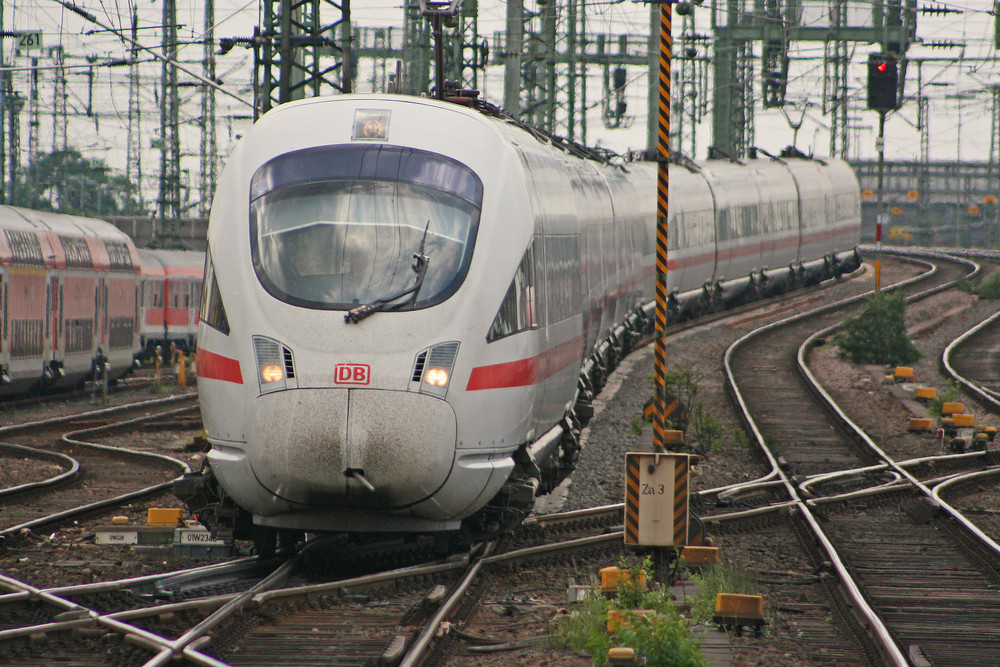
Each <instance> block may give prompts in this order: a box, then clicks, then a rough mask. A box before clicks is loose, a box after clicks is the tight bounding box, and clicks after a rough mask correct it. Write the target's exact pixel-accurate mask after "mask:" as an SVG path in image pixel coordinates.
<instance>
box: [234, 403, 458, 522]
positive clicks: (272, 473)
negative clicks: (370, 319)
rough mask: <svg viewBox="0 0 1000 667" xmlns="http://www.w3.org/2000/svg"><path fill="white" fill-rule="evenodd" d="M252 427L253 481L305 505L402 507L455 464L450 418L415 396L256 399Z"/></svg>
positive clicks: (443, 407) (445, 408)
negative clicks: (253, 434)
mask: <svg viewBox="0 0 1000 667" xmlns="http://www.w3.org/2000/svg"><path fill="white" fill-rule="evenodd" d="M252 419H253V422H254V423H253V432H254V433H255V435H256V438H254V445H253V446H252V447H251V448H250V449H249V451H248V454H249V456H250V460H251V465H252V467H253V469H254V473H255V474H256V475H257V478H258V480H259V481H260V483H261V484H263V485H264V486H265V487H266V488H267V489H268V490H269V491H271V492H272V493H274V494H275V495H277V496H279V497H281V498H284V499H286V500H289V501H292V502H296V503H303V504H306V505H313V506H323V505H338V506H343V505H345V504H346V505H349V506H355V507H368V508H380V509H392V508H399V507H404V506H406V505H410V504H413V503H416V502H419V501H421V500H424V499H425V498H427V497H428V496H430V495H431V494H433V493H434V491H436V490H437V489H438V488H440V486H441V485H442V484H444V482H445V480H447V478H448V474H449V473H450V471H451V467H452V463H453V461H454V457H455V438H456V429H457V426H456V418H455V412H454V411H453V410H452V408H451V406H450V405H449V404H448V403H446V402H445V401H442V400H440V399H437V398H433V397H430V396H426V395H423V394H415V393H411V392H401V391H385V390H374V389H297V390H292V391H281V392H275V393H272V394H265V395H263V396H260V397H258V398H257V399H256V403H255V410H254V411H253V417H252Z"/></svg>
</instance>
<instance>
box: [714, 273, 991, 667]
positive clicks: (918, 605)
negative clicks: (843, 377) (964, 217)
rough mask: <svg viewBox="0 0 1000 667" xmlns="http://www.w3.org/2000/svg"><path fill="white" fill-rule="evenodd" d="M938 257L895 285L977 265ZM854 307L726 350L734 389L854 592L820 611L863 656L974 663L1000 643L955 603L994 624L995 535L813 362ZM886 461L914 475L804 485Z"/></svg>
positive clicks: (811, 538)
mask: <svg viewBox="0 0 1000 667" xmlns="http://www.w3.org/2000/svg"><path fill="white" fill-rule="evenodd" d="M936 263H937V265H938V266H939V267H941V269H940V270H938V271H936V272H934V273H933V274H931V273H928V275H927V276H926V277H925V278H924V279H922V280H917V281H912V282H911V283H910V284H909V285H905V286H903V285H901V286H899V287H898V289H901V290H904V291H905V292H906V293H907V294H908V298H909V299H916V298H920V297H922V296H924V295H927V294H930V293H933V292H934V291H938V290H941V289H944V288H945V287H946V286H947V285H949V284H952V283H954V282H955V281H956V280H958V279H960V278H961V277H962V276H963V275H964V274H965V273H967V272H968V269H964V270H963V269H961V268H959V266H958V265H956V264H954V263H952V262H949V261H947V260H945V259H943V258H942V259H938V260H936ZM928 283H931V284H930V285H928ZM843 305H846V304H842V306H843ZM849 312H850V311H847V312H845V311H844V310H843V308H840V309H838V310H837V311H836V314H834V311H833V310H832V309H831V308H825V309H822V310H821V311H818V312H815V313H814V314H812V315H810V316H808V317H797V318H792V319H790V320H788V321H785V322H782V323H776V324H774V325H771V326H768V327H764V328H763V329H760V330H758V331H756V332H754V333H753V334H751V335H748V336H746V337H744V338H743V339H741V340H740V341H738V342H737V343H736V344H734V345H733V346H732V347H731V348H730V350H729V352H728V353H727V356H726V368H727V373H728V376H729V381H730V383H731V387H732V392H733V395H734V398H735V400H736V402H737V403H738V404H739V405H740V406H741V408H742V410H743V411H744V413H745V415H746V420H747V424H748V428H749V430H750V431H751V432H752V433H754V436H755V438H756V440H757V441H758V443H759V444H760V446H761V449H762V452H764V455H765V456H766V457H767V458H768V459H769V460H770V462H771V464H772V472H771V474H770V475H769V476H768V477H767V478H765V480H762V481H769V480H771V479H781V481H782V482H783V485H784V487H785V490H786V492H787V493H788V498H789V506H788V508H787V510H786V511H787V512H788V513H789V515H790V516H791V517H792V519H791V520H792V521H793V523H794V525H795V526H796V530H797V531H798V532H799V533H800V534H801V535H802V536H803V537H802V540H801V541H802V543H803V544H806V545H817V546H816V549H817V551H816V552H815V553H814V555H813V556H812V558H813V559H814V561H818V564H817V571H818V572H820V573H822V574H825V575H826V576H828V577H829V578H830V579H831V580H832V581H836V582H837V585H838V588H840V589H841V590H845V591H847V594H846V595H845V596H844V598H846V601H844V602H840V600H841V599H844V598H839V596H832V597H831V598H830V599H831V603H830V608H829V609H821V610H820V613H821V614H822V613H827V614H829V615H831V616H833V617H839V618H842V619H845V620H847V621H849V622H848V624H847V626H846V628H847V629H846V632H848V633H849V634H851V635H852V636H853V637H854V639H855V645H856V646H857V651H858V658H857V659H858V660H859V661H861V662H869V663H880V662H881V663H884V664H921V661H927V662H928V663H929V664H935V665H939V664H941V665H945V664H970V660H971V662H972V663H973V664H974V663H975V662H976V659H977V658H978V659H979V660H981V661H982V660H987V656H990V655H992V656H994V657H995V656H996V655H1000V642H998V641H997V640H995V639H993V638H991V637H988V636H987V635H986V634H985V633H983V632H982V631H981V630H980V629H979V628H978V627H976V625H977V624H975V623H970V622H969V621H968V620H967V619H966V617H965V615H963V614H961V613H958V612H957V610H958V609H959V608H965V609H977V611H979V612H980V614H981V618H982V619H988V620H987V623H988V622H990V621H995V620H997V619H998V618H1000V617H998V616H997V614H1000V602H998V601H995V600H994V598H995V595H994V594H993V590H994V588H995V586H996V585H997V583H998V582H1000V579H998V571H997V567H998V563H1000V553H998V551H997V547H996V544H995V543H992V541H991V540H989V539H988V538H987V539H983V538H985V536H983V535H982V534H981V533H979V534H977V532H978V531H977V530H976V529H975V528H974V526H972V525H971V523H969V522H968V521H967V520H965V518H964V517H962V516H961V514H960V513H959V512H956V511H954V510H950V508H948V506H947V505H946V504H944V503H943V502H942V501H941V500H940V499H938V498H935V497H934V496H933V491H932V490H931V489H930V488H929V487H928V486H927V485H926V484H924V483H923V482H921V481H920V480H918V479H917V478H915V477H914V476H913V475H912V474H911V473H910V472H909V471H907V470H906V469H905V468H903V467H902V466H900V465H898V464H897V463H896V462H895V461H893V460H892V459H891V458H890V457H888V456H887V455H886V454H885V452H884V451H883V450H882V449H880V448H879V447H878V446H877V445H876V444H875V443H874V442H872V441H871V440H870V439H868V438H866V436H864V434H863V433H860V432H858V430H857V429H856V428H855V427H854V426H853V423H852V422H851V421H850V419H849V418H848V417H847V416H846V415H844V414H843V413H842V412H839V410H838V409H837V408H836V407H835V406H834V405H833V404H832V400H830V399H829V396H827V395H826V393H825V391H823V389H822V388H821V387H820V386H819V384H818V383H817V382H816V381H815V378H813V377H811V373H810V372H809V371H808V368H807V366H806V363H805V356H806V353H807V350H808V348H809V347H810V345H812V344H814V343H815V341H816V340H817V339H818V338H819V337H822V336H825V335H828V334H829V333H830V332H831V331H832V330H833V329H834V328H835V327H836V323H835V321H839V320H841V319H843V317H845V315H846V314H849ZM834 320H835V321H834ZM816 332H820V333H816ZM880 462H885V463H887V464H888V466H889V468H890V469H891V470H892V471H893V473H894V474H896V475H898V476H899V478H900V480H902V481H905V482H906V483H905V484H898V485H896V486H894V487H893V488H891V490H886V489H880V490H876V491H867V492H858V491H856V492H852V493H848V494H843V493H841V494H839V495H838V496H836V497H835V499H827V498H814V499H810V500H805V499H804V498H803V497H802V495H801V494H800V493H799V490H798V489H797V486H796V484H795V480H799V479H801V478H808V477H810V476H816V475H821V474H824V473H832V472H835V471H840V470H844V469H849V468H852V467H853V468H857V467H862V466H865V465H872V464H876V463H880ZM963 605H964V607H963ZM856 619H861V621H860V622H857V621H856ZM806 643H807V645H810V646H813V647H814V650H816V651H817V652H818V653H819V652H823V651H825V650H827V648H826V647H827V646H829V643H828V639H827V640H822V641H821V640H819V639H818V638H817V641H815V642H813V641H810V640H807V641H806Z"/></svg>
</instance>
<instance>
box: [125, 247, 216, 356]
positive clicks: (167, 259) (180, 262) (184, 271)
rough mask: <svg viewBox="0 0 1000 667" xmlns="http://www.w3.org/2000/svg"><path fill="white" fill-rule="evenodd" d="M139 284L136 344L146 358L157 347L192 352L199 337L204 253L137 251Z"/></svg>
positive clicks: (164, 349)
mask: <svg viewBox="0 0 1000 667" xmlns="http://www.w3.org/2000/svg"><path fill="white" fill-rule="evenodd" d="M139 258H140V260H141V262H142V284H141V289H140V294H139V300H140V303H141V307H140V311H141V313H140V314H141V319H140V325H139V343H140V346H141V347H142V348H143V350H144V351H145V354H146V355H149V354H150V353H152V352H153V350H154V348H155V347H156V346H157V345H159V346H161V347H162V348H163V351H166V350H167V349H169V347H170V346H171V345H174V346H175V347H179V348H181V349H184V350H188V351H193V350H194V349H195V346H196V345H195V341H196V339H197V334H198V320H199V313H200V307H201V292H202V275H203V273H204V270H205V253H203V252H199V251H193V250H149V249H145V248H140V249H139Z"/></svg>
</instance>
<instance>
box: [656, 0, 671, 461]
mask: <svg viewBox="0 0 1000 667" xmlns="http://www.w3.org/2000/svg"><path fill="white" fill-rule="evenodd" d="M672 10H673V2H672V0H662V1H661V2H660V102H659V106H658V113H657V116H658V118H657V122H658V131H657V142H656V146H657V164H658V169H657V188H656V322H655V331H654V333H653V364H654V365H655V368H654V382H653V385H654V391H655V392H656V395H655V396H654V398H653V405H654V409H653V451H657V452H664V451H666V449H665V448H664V446H663V430H664V411H665V405H664V403H665V394H666V376H667V350H666V333H665V332H666V328H667V227H668V224H667V221H668V218H667V215H668V212H669V207H668V192H669V190H670V187H669V186H670V172H669V166H670V165H669V160H670V49H671V46H672V45H673V37H672V36H671V34H670V31H671V28H670V19H671V12H672Z"/></svg>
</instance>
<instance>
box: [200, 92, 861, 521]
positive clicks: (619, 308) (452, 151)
mask: <svg viewBox="0 0 1000 667" xmlns="http://www.w3.org/2000/svg"><path fill="white" fill-rule="evenodd" d="M817 169H820V168H819V167H817ZM820 170H821V169H820ZM802 173H803V174H804V173H806V170H802ZM838 178H840V176H838ZM671 182H672V185H673V186H674V188H673V189H672V193H673V194H674V195H675V197H674V198H673V199H672V201H676V202H677V204H676V205H674V204H673V203H672V205H671V222H672V225H673V226H674V227H676V230H671V240H672V242H674V243H675V244H676V247H671V250H670V252H671V256H670V262H671V268H672V269H674V270H672V271H671V272H670V273H669V274H668V287H669V290H670V291H671V293H672V294H677V295H698V294H701V293H702V292H703V291H705V290H706V289H707V287H706V286H711V285H714V284H715V283H717V282H721V281H723V279H724V278H726V279H733V278H741V279H746V277H747V276H751V275H752V274H757V275H758V276H760V275H761V274H762V272H763V271H764V270H765V268H767V269H768V270H770V269H771V268H772V266H779V265H780V266H784V267H787V266H790V265H792V264H794V263H795V262H796V261H801V260H802V258H803V253H802V252H801V251H800V240H799V239H800V236H802V237H804V236H807V233H806V232H804V231H802V230H801V229H800V224H799V221H798V216H799V215H800V212H801V210H802V208H803V207H802V206H801V205H800V202H802V201H805V200H806V199H807V197H805V196H804V195H803V194H802V188H801V187H800V188H799V189H798V190H797V189H796V186H795V183H794V182H793V181H792V179H791V176H790V175H789V168H788V167H787V166H786V165H784V164H783V163H780V162H777V161H775V162H755V163H753V164H751V165H749V166H747V165H739V164H735V163H730V162H722V161H714V162H710V163H706V164H703V165H696V166H695V167H692V168H684V167H679V166H676V165H672V166H671ZM845 183H846V181H844V183H841V185H845ZM851 187H853V188H854V190H857V183H856V181H855V182H854V183H853V185H851V184H849V183H847V184H846V185H845V188H846V190H850V188H851ZM821 192H822V189H817V191H816V192H815V194H816V195H819V194H821ZM655 194H656V169H655V167H654V166H652V165H649V164H630V165H627V166H619V167H612V166H609V165H605V164H599V163H598V162H595V161H590V160H581V159H580V158H578V157H577V156H575V155H573V154H572V153H571V152H569V151H566V150H560V149H557V148H555V147H553V145H552V143H551V142H550V141H549V140H548V139H546V138H544V137H541V136H539V135H535V134H533V133H531V132H526V131H525V130H524V129H523V128H522V127H520V126H518V125H517V124H515V123H511V122H506V121H505V120H503V119H501V118H494V117H490V116H488V115H485V114H481V113H479V112H477V111H474V110H471V109H468V108H465V107H463V106H459V105H453V104H449V103H444V102H439V101H436V100H428V99H421V98H412V97H402V96H392V95H371V96H361V95H358V96H353V95H346V96H340V97H336V98H313V99H310V100H305V101H301V102H295V103H289V104H286V105H282V106H280V107H277V108H276V109H274V110H272V111H271V112H269V113H268V114H266V115H265V116H264V117H263V118H262V119H261V120H260V121H259V122H258V123H257V124H255V125H254V127H253V128H252V129H251V130H250V131H249V132H248V133H247V134H246V135H245V137H244V138H243V139H242V140H241V142H240V143H239V144H238V146H237V148H236V150H235V151H234V153H233V155H232V156H231V158H230V160H229V162H228V165H227V167H226V169H225V170H224V171H223V174H222V176H221V177H220V179H219V186H218V190H217V193H216V198H215V202H214V204H213V207H212V211H213V212H212V219H211V222H210V226H209V232H208V241H209V251H208V259H207V269H206V273H205V284H204V289H205V292H204V293H205V296H204V299H203V304H202V305H203V312H202V323H201V326H200V329H199V334H198V337H199V338H198V340H199V343H198V344H199V379H198V385H199V392H200V394H201V407H202V413H203V419H204V423H205V427H206V431H207V433H208V437H209V441H210V442H211V444H212V449H211V451H210V452H209V454H208V460H209V463H210V466H211V469H212V471H213V473H214V475H215V478H216V479H217V480H218V482H219V484H220V485H221V488H222V491H223V492H224V493H225V494H226V495H228V496H229V497H231V498H232V499H233V500H234V501H235V503H236V504H237V505H238V506H239V507H241V508H243V509H244V510H246V511H248V512H249V513H250V514H252V516H253V521H254V522H255V523H257V524H259V525H262V526H270V527H276V528H286V529H301V530H350V531H396V530H402V531H427V530H452V529H455V528H457V527H458V526H459V525H460V523H461V521H462V520H463V519H465V518H466V517H469V516H470V515H472V514H473V513H475V512H477V511H478V510H480V509H481V508H482V507H483V506H484V505H485V504H486V503H488V502H490V501H491V500H492V499H494V498H495V497H497V496H498V493H499V492H500V491H501V489H503V490H504V493H505V494H508V495H509V494H514V495H516V494H517V493H519V491H518V490H517V489H518V488H525V487H524V486H523V485H522V486H521V487H515V486H511V484H512V480H515V481H517V480H520V481H525V482H526V483H527V481H529V480H530V479H533V477H532V476H533V475H536V474H537V472H538V468H537V467H536V466H537V465H541V464H542V463H544V462H543V461H540V460H539V461H533V460H531V455H529V454H528V451H529V449H530V448H531V446H532V444H533V443H537V442H540V441H541V440H542V439H543V437H548V436H546V434H547V433H549V432H551V430H552V429H553V427H554V426H555V425H556V424H558V423H559V422H560V421H561V420H563V419H565V418H567V415H571V414H572V411H573V408H574V404H575V402H576V401H577V399H578V395H579V391H580V373H581V368H582V367H583V366H584V363H585V362H586V361H587V359H588V358H593V355H595V354H596V353H597V352H598V351H599V349H600V348H601V346H602V345H604V344H605V343H604V341H606V340H608V339H609V337H611V338H613V337H614V335H616V334H615V332H616V331H617V330H618V329H620V328H621V327H622V325H623V322H624V321H625V320H626V318H630V317H632V318H634V317H637V316H641V314H642V310H643V309H644V308H648V307H649V304H650V302H651V300H652V298H653V287H654V279H655V273H654V259H655V223H656V217H655ZM850 194H851V193H850V192H847V194H845V198H842V200H833V201H834V203H832V204H830V203H827V202H824V203H823V204H822V205H820V206H818V208H817V211H818V212H821V213H822V214H823V215H826V214H827V211H828V210H829V209H830V208H831V207H832V208H835V209H838V210H843V211H847V209H848V208H849V207H848V206H846V205H845V204H846V203H847V199H849V198H850ZM853 196H854V197H857V193H856V192H855V193H853ZM810 210H811V209H810ZM817 214H819V213H817ZM848 217H849V216H848ZM809 224H813V223H812V222H810V223H809ZM824 224H825V222H823V223H815V225H816V226H817V227H818V228H822V226H823V225H824ZM806 227H808V225H807V226H806ZM844 227H845V229H848V228H849V227H850V225H849V224H847V223H846V222H845V225H844ZM803 229H804V228H803ZM833 236H834V237H837V235H836V234H835V235H833ZM838 238H842V239H843V240H845V241H846V240H847V239H848V236H847V235H844V236H842V237H838ZM855 243H856V239H855ZM833 247H834V244H833V243H832V242H831V243H827V244H826V245H823V246H822V248H821V247H820V245H812V246H810V247H809V248H808V252H807V253H805V254H806V255H809V258H810V259H818V258H821V257H823V256H825V255H827V254H828V253H829V252H831V251H832V248H833ZM850 247H851V248H853V245H850ZM546 442H547V441H546ZM542 450H544V451H546V452H550V451H552V450H551V448H549V447H539V448H537V451H542ZM533 451H535V450H533ZM539 456H541V454H539ZM545 456H548V454H545ZM536 481H537V480H536ZM529 486H530V485H529Z"/></svg>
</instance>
